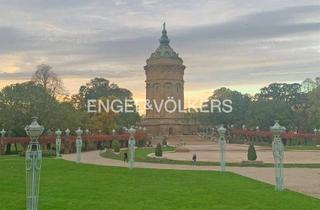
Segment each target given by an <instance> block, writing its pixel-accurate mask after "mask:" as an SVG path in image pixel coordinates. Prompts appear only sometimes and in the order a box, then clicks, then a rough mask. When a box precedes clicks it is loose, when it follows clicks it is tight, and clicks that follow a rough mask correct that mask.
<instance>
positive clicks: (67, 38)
mask: <svg viewBox="0 0 320 210" xmlns="http://www.w3.org/2000/svg"><path fill="white" fill-rule="evenodd" d="M0 17H1V18H0V88H2V87H3V86H5V85H8V84H10V83H16V82H22V81H25V80H28V79H30V77H31V75H32V73H33V72H34V70H35V68H36V66H37V65H39V64H41V63H46V64H48V65H51V66H52V67H53V70H54V71H55V72H56V73H57V74H58V75H59V76H60V77H61V78H62V79H63V80H64V83H65V86H66V89H67V90H68V91H69V93H70V94H72V93H75V92H77V90H78V88H79V86H80V85H82V84H85V83H86V82H88V81H89V79H91V78H93V77H97V76H99V77H105V78H107V79H109V80H110V81H111V82H115V83H117V84H118V85H119V86H121V87H124V88H128V89H130V90H131V91H132V92H133V94H134V97H135V98H136V99H142V98H144V97H145V84H144V80H145V75H144V70H143V66H144V65H145V61H146V59H147V58H148V57H149V56H150V54H151V53H152V52H153V51H154V50H155V49H156V48H157V46H158V44H159V42H158V39H159V37H160V35H161V27H162V23H163V22H164V21H166V23H167V30H168V36H169V38H170V39H171V43H170V44H171V46H172V48H173V49H174V50H175V51H176V52H178V53H179V55H180V57H182V58H183V60H184V64H185V65H186V66H187V68H186V70H185V94H186V98H207V97H208V96H209V95H210V94H211V92H212V90H214V89H216V88H218V87H222V86H227V87H230V88H232V89H235V90H239V91H241V92H249V93H254V92H256V91H258V90H259V88H260V87H263V86H265V85H267V84H269V83H271V82H296V81H298V82H300V81H302V80H304V79H305V78H308V77H310V78H314V77H316V76H320V1H305V0H299V1H294V0H292V1H289V0H282V1H278V0H277V1H275V0H265V1H261V0H257V1H229V0H223V1H204V0H197V1H196V0H194V1H190V0H184V1H171V0H164V1H160V0H159V1H158V0H141V1H135V0H133V1H122V0H121V1H120V0H119V1H94V0H91V1H89V0H88V1H84V0H74V1H71V0H50V1H43V0H28V1H15V0H10V1H9V0H8V1H5V0H0Z"/></svg>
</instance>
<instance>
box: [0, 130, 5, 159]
mask: <svg viewBox="0 0 320 210" xmlns="http://www.w3.org/2000/svg"><path fill="white" fill-rule="evenodd" d="M0 135H1V136H0V137H1V138H0V155H3V154H4V153H5V151H4V141H3V139H4V137H5V135H6V131H5V130H4V129H2V130H1V131H0Z"/></svg>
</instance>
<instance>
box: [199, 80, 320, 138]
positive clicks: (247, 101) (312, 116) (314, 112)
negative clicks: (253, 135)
mask: <svg viewBox="0 0 320 210" xmlns="http://www.w3.org/2000/svg"><path fill="white" fill-rule="evenodd" d="M210 99H218V100H224V99H230V100H232V107H233V111H232V112H231V113H228V114H227V113H223V112H221V113H219V112H214V113H200V114H199V116H200V117H199V118H200V122H201V123H202V124H203V125H204V126H216V125H219V124H225V125H234V126H235V127H242V125H245V126H246V127H247V128H251V129H255V128H256V127H257V126H259V128H261V129H264V130H268V129H269V127H270V125H273V124H274V120H280V123H281V125H283V126H285V127H286V128H287V129H288V130H291V131H299V132H313V130H314V128H320V77H317V78H316V79H314V80H312V79H306V80H304V81H303V82H302V83H301V84H299V83H292V84H287V83H272V84H270V85H269V86H267V87H263V88H261V90H260V92H259V93H257V94H255V95H254V96H250V95H248V94H242V93H240V92H238V91H233V90H230V89H228V88H220V89H217V90H215V91H214V93H213V95H212V96H210V97H209V100H210Z"/></svg>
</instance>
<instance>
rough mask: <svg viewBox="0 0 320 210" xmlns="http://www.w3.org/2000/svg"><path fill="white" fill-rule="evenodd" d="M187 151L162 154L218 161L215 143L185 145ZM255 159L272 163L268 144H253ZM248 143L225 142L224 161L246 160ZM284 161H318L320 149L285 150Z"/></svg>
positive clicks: (168, 156)
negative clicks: (194, 155)
mask: <svg viewBox="0 0 320 210" xmlns="http://www.w3.org/2000/svg"><path fill="white" fill-rule="evenodd" d="M185 148H187V150H189V151H187V152H176V153H166V154H165V155H164V156H165V157H166V158H168V159H173V160H189V161H190V160H191V158H192V155H193V154H197V159H198V161H206V162H219V146H218V145H217V144H207V145H206V144H202V145H189V144H187V145H185ZM255 148H256V151H257V156H258V159H257V160H261V161H263V162H265V163H273V156H272V149H271V147H268V146H255ZM247 151H248V145H244V144H226V161H227V162H229V163H230V162H232V163H239V162H241V161H242V160H247ZM284 163H320V150H318V151H317V150H310V151H306V150H303V151H301V150H300V151H286V152H285V157H284Z"/></svg>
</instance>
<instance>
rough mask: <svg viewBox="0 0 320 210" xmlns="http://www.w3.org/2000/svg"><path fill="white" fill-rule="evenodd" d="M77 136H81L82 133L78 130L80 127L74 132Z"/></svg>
mask: <svg viewBox="0 0 320 210" xmlns="http://www.w3.org/2000/svg"><path fill="white" fill-rule="evenodd" d="M76 134H77V136H81V135H82V134H83V131H82V130H81V129H80V127H79V128H78V129H77V130H76Z"/></svg>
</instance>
